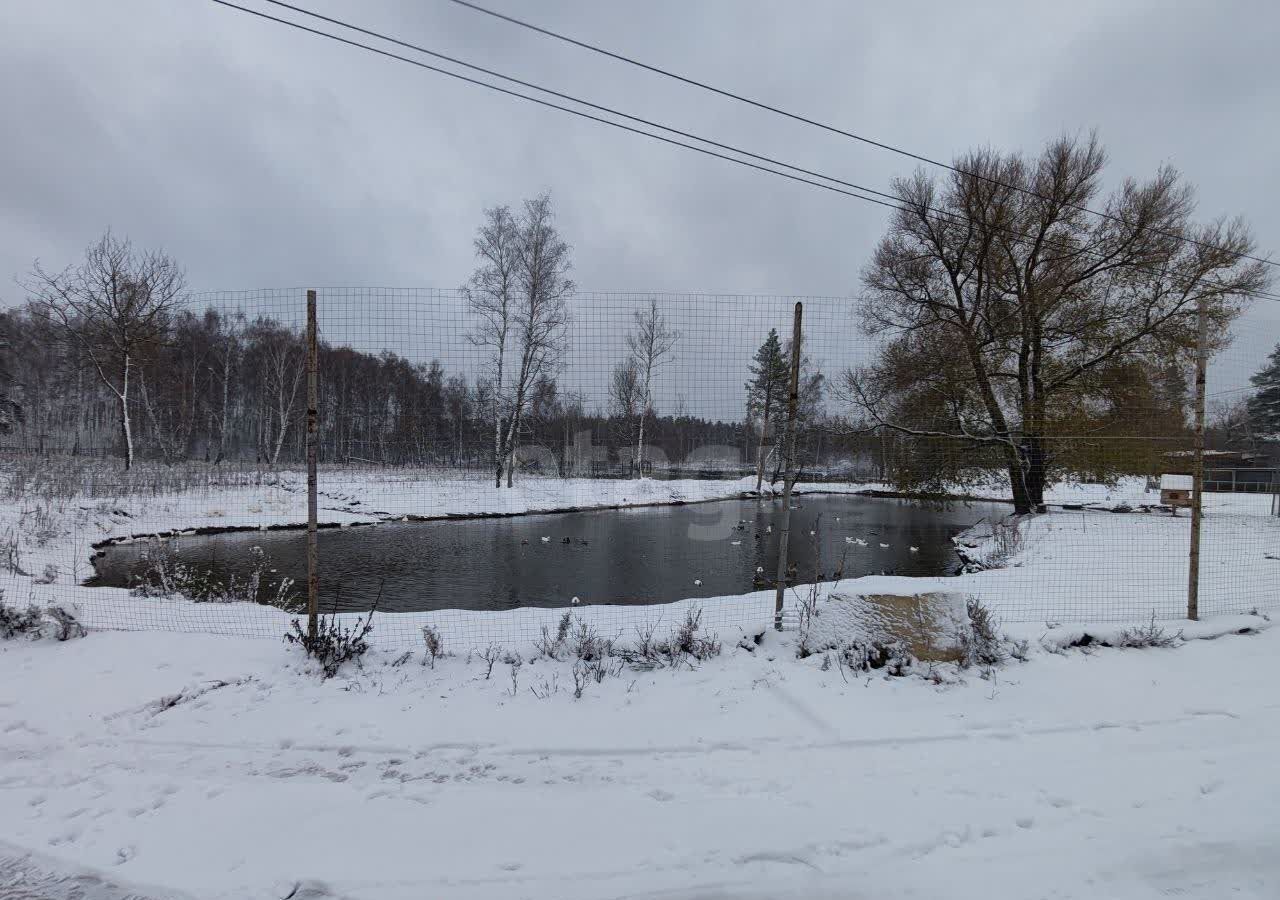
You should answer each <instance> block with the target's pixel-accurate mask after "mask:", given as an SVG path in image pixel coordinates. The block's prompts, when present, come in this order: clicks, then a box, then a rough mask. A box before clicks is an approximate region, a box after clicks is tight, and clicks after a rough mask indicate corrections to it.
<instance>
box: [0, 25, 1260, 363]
mask: <svg viewBox="0 0 1280 900" xmlns="http://www.w3.org/2000/svg"><path fill="white" fill-rule="evenodd" d="M247 2H250V3H252V2H253V0H247ZM492 2H493V3H494V5H495V6H500V7H501V8H504V9H508V10H512V11H515V12H517V13H518V14H521V15H525V16H528V17H530V18H534V19H537V20H538V21H540V22H543V23H545V24H547V25H548V26H550V27H553V28H557V29H561V30H565V31H568V32H570V33H573V34H576V35H580V36H582V37H584V38H588V39H591V40H595V41H598V42H600V43H602V44H605V45H608V46H612V47H616V48H617V49H619V50H622V51H624V52H629V53H632V54H634V55H637V56H639V57H641V58H645V59H648V60H651V61H653V62H655V63H659V64H664V65H668V66H671V67H673V68H675V69H677V70H681V71H685V72H688V73H690V74H692V75H696V76H698V77H701V78H705V79H706V80H708V81H711V82H713V83H719V84H724V85H726V86H732V87H734V88H735V89H739V90H741V91H743V92H745V93H747V94H750V95H753V96H757V97H759V98H761V99H763V100H766V101H769V102H773V103H777V104H779V105H782V106H785V107H788V108H792V109H795V110H797V111H801V112H805V113H807V114H811V115H813V116H815V117H817V118H820V119H824V120H828V121H831V122H834V123H837V124H841V125H844V126H846V127H849V128H851V129H852V130H855V131H859V132H863V133H866V134H868V135H870V136H873V137H877V138H881V139H884V140H886V141H889V142H892V143H899V144H901V145H904V146H906V147H909V148H911V149H915V150H918V151H920V152H923V153H926V154H928V155H932V156H935V157H937V158H943V159H946V158H949V157H950V156H951V155H952V154H953V153H956V152H958V151H961V150H963V149H964V148H966V147H968V146H971V145H974V144H982V143H989V144H992V145H994V146H998V147H1007V148H1022V149H1025V150H1028V151H1034V150H1035V149H1036V148H1037V147H1038V146H1039V145H1040V144H1042V143H1043V142H1044V141H1045V140H1046V139H1048V138H1050V137H1051V136H1053V135H1054V134H1055V133H1057V132H1060V131H1061V130H1063V129H1066V130H1071V131H1075V130H1086V129H1088V128H1091V127H1095V126H1096V127H1098V128H1099V129H1100V132H1101V135H1102V138H1103V140H1104V141H1105V142H1106V143H1107V145H1108V147H1109V148H1110V150H1111V154H1112V159H1113V168H1112V173H1111V174H1112V176H1113V177H1115V178H1119V177H1121V176H1123V175H1129V174H1132V175H1138V176H1141V175H1145V174H1148V173H1150V172H1151V171H1153V170H1154V168H1155V167H1156V166H1157V165H1159V164H1160V163H1161V162H1165V161H1168V162H1171V163H1173V164H1175V165H1177V166H1178V167H1179V168H1181V169H1182V170H1183V171H1184V172H1185V173H1186V174H1187V176H1188V177H1189V178H1190V180H1191V181H1192V182H1194V183H1195V184H1196V185H1197V186H1198V187H1199V191H1200V208H1201V210H1202V212H1203V215H1204V216H1205V217H1206V218H1208V217H1212V216H1215V215H1219V214H1233V215H1234V214H1237V213H1238V214H1242V215H1244V216H1245V217H1246V218H1247V219H1248V220H1249V221H1250V222H1251V223H1252V224H1253V226H1254V228H1255V230H1256V232H1257V235H1258V237H1259V240H1260V243H1261V244H1262V246H1263V247H1264V248H1270V247H1276V246H1280V212H1277V211H1276V204H1275V202H1274V198H1275V197H1276V196H1277V195H1280V190H1278V189H1280V167H1278V166H1277V165H1276V163H1275V155H1274V149H1273V148H1274V137H1275V130H1276V126H1275V125H1274V122H1273V119H1274V117H1273V116H1271V115H1270V114H1269V112H1268V111H1269V110H1270V109H1271V108H1273V107H1274V105H1275V101H1276V86H1277V84H1280V77H1278V76H1280V57H1277V55H1276V54H1274V53H1273V52H1272V50H1271V48H1272V47H1273V46H1274V43H1275V39H1276V37H1277V36H1278V35H1280V8H1278V7H1276V6H1275V5H1274V4H1263V3H1249V2H1243V0H1242V2H1237V3H1225V4H1208V3H1205V4H1199V5H1193V4H1187V5H1185V6H1183V5H1181V4H1179V5H1176V6H1174V5H1170V4H1165V3H1155V2H1150V3H1148V4H1145V5H1141V4H1139V5H1127V6H1125V8H1124V9H1123V10H1118V9H1117V8H1116V7H1117V6H1119V5H1118V4H1112V3H1107V2H1084V3H1072V4H1061V3H1052V4H1051V3H1044V4H1028V3H1025V2H1001V3H991V4H919V3H898V4H875V5H864V4H845V3H805V4H798V3H792V4H778V3H776V2H764V0H753V2H735V0H710V2H699V3H697V4H690V3H687V2H683V0H658V2H652V3H646V4H617V5H615V4H595V3H583V2H570V0H548V2H544V3H539V4H537V5H536V6H535V5H529V4H514V3H512V2H510V0H492ZM309 5H311V6H313V8H315V9H317V10H320V11H325V12H329V13H331V14H333V15H336V16H342V17H349V18H351V19H353V20H358V21H360V22H362V23H365V24H368V25H369V26H370V27H373V28H378V29H383V30H388V31H392V32H395V33H397V34H400V35H402V36H404V37H406V38H407V39H410V40H414V41H417V42H420V43H423V44H425V45H428V46H432V47H437V48H440V49H442V50H446V51H450V52H454V53H456V54H458V55H461V56H464V57H467V58H469V59H472V60H474V61H475V62H477V63H482V64H485V65H490V66H493V67H495V68H500V69H503V70H506V71H509V72H511V73H512V74H517V75H520V76H522V77H525V78H528V79H529V80H532V81H537V82H541V83H545V84H547V85H549V86H554V87H557V88H561V89H563V90H566V91H568V92H570V93H578V94H581V95H583V96H585V97H589V98H591V99H595V100H598V101H600V102H603V103H607V104H614V105H617V106H619V107H622V108H624V109H627V110H628V111H632V112H634V113H636V114H638V115H644V116H649V117H652V118H655V119H659V120H663V121H667V122H670V123H671V124H673V125H677V126H679V127H683V128H687V129H689V130H691V131H697V132H704V133H707V134H710V135H714V136H717V137H719V138H721V139H723V140H725V141H727V142H730V143H740V144H742V145H744V146H747V147H750V148H752V149H754V150H757V151H758V152H762V153H767V154H775V155H777V156H779V157H781V158H784V159H788V160H792V161H794V162H796V163H798V164H801V165H805V166H809V167H812V168H815V169H819V170H823V171H827V172H830V173H832V174H836V175H840V176H842V177H845V178H848V179H850V180H852V181H858V182H862V183H866V184H868V185H871V186H873V187H879V188H884V187H885V186H886V185H887V183H888V180H889V179H890V178H891V177H892V176H893V175H895V174H904V173H907V172H909V171H910V170H911V169H912V168H913V167H914V165H913V164H912V163H911V161H910V160H907V159H903V158H901V157H896V156H893V155H891V154H887V153H884V152H882V151H878V150H874V149H872V148H868V147H865V146H862V145H859V144H856V143H853V142H850V141H847V140H844V139H841V138H838V137H835V136H832V135H826V134H822V133H820V132H817V131H814V130H812V129H806V128H803V127H801V126H798V125H796V124H794V123H788V122H785V121H783V120H780V119H778V118H776V117H771V116H768V115H767V114H764V113H761V112H758V111H753V110H750V109H747V108H744V107H741V106H738V105H734V104H731V103H728V102H727V101H724V100H718V99H716V98H712V97H709V96H706V95H702V94H699V93H696V92H694V91H692V90H691V89H688V88H683V87H680V86H678V85H675V84H672V83H669V82H667V81H665V80H662V79H657V78H655V77H654V76H651V75H645V74H644V73H640V72H637V71H635V70H632V69H630V68H628V67H624V66H620V65H618V64H610V63H607V62H606V61H604V60H601V59H599V58H598V57H594V56H592V55H590V54H586V53H583V52H581V51H578V50H575V49H573V48H569V47H566V46H564V45H561V44H558V43H555V42H550V41H547V40H545V39H542V38H539V37H538V36H536V35H533V34H530V33H528V32H524V31H521V30H518V29H514V28H511V27H509V26H505V25H502V24H501V23H497V22H493V21H491V20H488V19H486V18H483V17H480V16H476V15H475V14H473V13H469V12H467V11H465V10H461V9H459V8H457V7H455V6H453V5H451V4H448V3H444V2H441V0H398V2H397V0H371V2H368V3H362V4H349V3H339V2H336V0H328V2H323V0H309ZM0 24H2V25H3V27H0V116H3V118H4V121H5V122H6V123H8V124H9V127H8V128H7V129H6V131H7V137H6V140H4V141H3V142H0V171H3V172H4V173H5V188H4V193H3V196H4V204H3V207H2V208H0V273H3V274H4V275H6V276H8V275H11V274H12V275H18V274H21V273H23V272H25V271H26V270H27V269H28V268H29V267H30V265H31V261H32V259H33V258H35V257H37V256H39V257H41V258H42V259H44V260H45V261H46V262H47V263H48V264H50V265H53V266H60V265H63V264H66V263H68V262H71V261H73V260H74V259H75V258H76V257H77V256H78V255H79V253H80V251H81V250H82V248H83V247H84V245H85V244H86V243H88V242H89V241H90V240H91V239H92V238H93V237H94V236H95V235H96V234H97V233H98V232H100V231H101V229H102V228H103V227H105V226H107V225H111V226H112V227H114V228H115V229H116V230H117V231H119V232H124V233H127V234H129V235H131V236H133V237H134V239H135V240H136V241H138V242H139V243H143V244H147V245H162V246H164V247H165V248H166V249H168V250H169V251H170V252H172V253H173V254H174V255H176V256H177V257H178V258H180V259H181V260H182V261H183V263H184V264H185V265H186V267H187V268H188V271H189V274H190V279H191V282H192V284H193V286H195V287H198V288H203V289H214V288H227V289H234V288H250V287H260V286H285V285H303V284H396V285H424V286H434V287H444V288H448V287H454V286H456V285H458V284H460V283H461V282H462V281H463V280H464V279H465V278H466V276H467V275H468V273H469V272H470V270H471V268H472V258H471V246H470V240H471V235H472V232H473V230H474V228H475V226H476V224H477V222H478V219H479V214H480V211H481V209H482V208H483V207H485V206H488V205H492V204H494V203H501V202H511V203H514V202H518V201H519V199H520V198H522V197H525V196H529V195H532V194H534V193H536V192H538V191H541V190H544V189H545V190H551V191H552V192H553V193H554V195H555V197H556V201H557V204H558V208H559V213H560V224H561V227H562V230H563V231H564V233H565V235H566V237H567V238H568V239H569V240H570V242H571V243H572V244H573V245H574V248H575V260H576V266H577V273H576V275H577V279H578V281H579V283H580V284H581V285H582V286H584V287H587V288H595V289H615V290H667V291H672V290H676V291H680V290H705V291H745V292H752V293H779V294H790V293H795V294H806V293H815V294H823V295H844V294H848V293H851V292H853V291H855V290H856V287H857V279H858V272H859V269H860V267H861V266H862V264H863V262H864V260H865V259H866V257H867V254H868V253H869V251H870V249H871V247H872V246H873V244H874V242H875V240H876V238H877V237H878V235H879V234H880V233H881V231H882V229H883V226H884V222H885V216H886V210H884V209H883V208H881V207H877V206H872V205H868V204H863V203H860V202H857V201H854V200H851V199H848V198H842V197H839V196H837V195H833V194H829V193H826V192H822V191H817V190H814V189H812V188H808V187H805V186H803V185H798V184H793V183H788V182H785V181H782V180H780V179H776V178H771V177H769V176H765V175H760V174H757V173H752V172H749V171H747V170H743V169H738V168H736V167H733V166H730V165H728V164H725V163H722V162H720V161H717V160H712V159H707V158H701V157H697V156H695V155H693V154H689V153H687V152H685V151H681V150H678V149H675V148H670V147H664V146H660V145H655V144H652V143H650V142H648V141H646V140H644V139H641V138H638V137H635V136H632V135H625V134H622V133H620V132H615V131H612V130H610V129H606V128H602V127H600V126H597V125H594V124H591V123H586V122H581V121H575V120H572V119H570V118H568V117H566V116H564V115H563V114H560V113H557V112H554V111H551V110H545V109H540V108H536V107H533V106H531V105H529V104H524V103H519V102H517V101H513V100H510V99H508V98H504V97H500V96H497V95H493V94H490V93H488V92H484V91H481V90H479V89H477V88H474V87H469V86H466V85H461V84H457V83H452V82H450V81H449V80H447V79H443V78H440V77H438V76H434V75H431V74H429V73H425V72H420V71H417V70H414V69H412V68H410V67H407V66H404V65H402V64H398V63H393V62H391V61H388V60H384V59H379V58H376V57H373V56H371V55H369V54H364V53H360V52H357V51H354V50H351V49H349V48H344V47H341V46H337V45H332V44H330V43H328V42H323V41H320V40H318V39H315V38H312V37H309V36H307V35H303V34H300V33H296V32H291V31H288V30H286V29H283V28H280V27H279V26H274V25H271V24H269V23H263V22H259V21H254V20H251V19H249V18H248V17H246V16H244V15H242V14H237V13H232V12H229V11H227V10H224V9H221V8H218V7H216V6H214V5H213V4H210V3H207V2H204V0H181V2H175V0H117V2H114V3H111V4H54V3H47V2H43V0H9V2H7V3H6V4H4V7H3V9H2V10H0ZM21 299H22V296H21V292H20V291H19V290H17V289H16V288H14V287H6V288H5V289H4V290H3V291H0V302H9V303H12V302H18V301H20V300H21ZM1253 315H1254V316H1256V321H1258V322H1260V323H1264V325H1265V327H1259V328H1257V329H1254V330H1252V331H1249V332H1248V334H1247V335H1246V336H1247V338H1248V342H1246V343H1247V344H1248V349H1247V354H1246V352H1245V350H1244V349H1241V350H1240V353H1239V354H1238V355H1239V356H1240V358H1241V359H1244V356H1245V355H1248V356H1249V357H1250V359H1251V360H1252V358H1253V357H1254V356H1256V355H1257V353H1258V352H1261V351H1262V350H1264V349H1265V348H1266V347H1269V346H1270V344H1271V343H1272V342H1273V341H1274V340H1275V339H1278V338H1280V331H1277V330H1276V329H1274V328H1272V327H1271V325H1272V324H1273V323H1275V320H1276V316H1275V315H1274V314H1272V313H1270V311H1266V312H1260V313H1255V314H1253ZM1267 329H1269V331H1268V330H1267ZM1264 332H1265V334H1264ZM1259 335H1263V337H1261V338H1260V337H1259ZM1255 345H1256V346H1255ZM1241 346H1242V347H1243V346H1244V345H1243V344H1242V345H1241ZM1251 364H1252V363H1251V362H1250V363H1245V362H1241V363H1239V364H1238V365H1235V366H1234V368H1232V370H1231V373H1229V375H1228V374H1226V373H1225V370H1224V375H1223V378H1222V380H1223V383H1224V384H1225V383H1226V382H1227V381H1229V380H1230V379H1235V381H1234V382H1231V383H1232V384H1238V383H1240V379H1241V378H1242V377H1243V375H1242V373H1243V372H1245V371H1246V370H1247V369H1248V368H1249V366H1250V365H1251Z"/></svg>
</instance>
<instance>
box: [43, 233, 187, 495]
mask: <svg viewBox="0 0 1280 900" xmlns="http://www.w3.org/2000/svg"><path fill="white" fill-rule="evenodd" d="M30 288H31V289H32V292H33V293H34V294H35V296H36V300H37V303H38V308H39V309H40V310H41V311H42V313H43V314H44V315H46V316H48V317H49V319H50V320H51V321H53V322H54V323H56V324H57V326H58V327H59V328H60V330H61V332H62V334H63V335H64V337H65V338H66V339H67V340H68V341H69V342H70V343H71V344H72V345H73V346H74V347H75V349H76V351H77V352H78V354H79V355H80V356H81V357H82V358H83V359H84V360H85V361H86V362H87V364H88V365H89V366H90V367H91V368H92V370H93V371H94V372H95V373H96V374H97V376H98V378H99V379H100V380H101V382H102V383H103V385H105V386H106V388H107V389H108V390H109V391H110V392H111V395H112V396H113V398H114V399H115V403H116V408H117V420H118V423H119V428H120V436H121V440H122V443H123V446H124V464H125V469H126V470H128V469H131V468H132V467H133V460H134V439H133V423H132V410H131V404H132V402H133V394H132V388H133V382H134V380H135V379H134V374H135V371H136V370H137V368H138V365H139V363H140V361H141V357H142V356H143V354H145V353H147V352H148V351H149V350H151V349H152V348H153V347H154V346H155V344H156V343H157V341H158V340H159V339H160V338H161V337H162V336H163V335H164V332H165V329H166V327H167V325H168V321H169V318H170V317H171V315H172V314H173V312H174V310H175V309H176V308H177V307H178V305H179V304H180V303H181V300H182V297H183V294H184V293H185V290H186V278H185V276H184V274H183V272H182V269H181V268H179V267H178V264H177V263H176V262H175V261H174V260H173V259H172V258H171V257H169V256H168V255H166V254H165V253H163V252H161V251H148V250H136V249H134V247H133V245H132V244H131V243H130V242H129V240H128V239H127V238H117V237H116V236H115V235H113V234H112V233H111V232H110V231H108V232H106V233H105V234H104V235H103V236H102V237H101V238H99V239H98V240H97V241H96V242H94V243H93V244H91V245H90V246H89V248H88V249H87V250H86V251H85V258H84V261H83V262H82V263H81V264H80V265H79V266H72V267H68V268H67V269H64V270H63V271H61V272H56V273H51V272H48V271H46V270H45V269H44V268H43V267H42V266H41V265H40V262H39V261H38V260H37V262H36V263H35V265H34V267H33V269H32V274H31V283H30Z"/></svg>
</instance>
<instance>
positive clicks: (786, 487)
mask: <svg viewBox="0 0 1280 900" xmlns="http://www.w3.org/2000/svg"><path fill="white" fill-rule="evenodd" d="M803 312H804V304H802V303H799V302H797V303H796V316H795V322H794V324H793V325H792V327H791V390H790V392H789V393H788V395H787V433H786V435H785V436H784V437H783V452H784V453H785V454H786V457H785V462H786V476H785V478H784V480H783V482H782V533H781V534H779V535H778V580H777V587H776V590H777V593H776V594H775V595H774V598H773V627H774V628H776V629H777V630H778V631H781V630H782V599H783V594H784V592H785V591H786V588H787V549H788V548H789V546H790V544H791V489H792V488H793V487H795V483H796V430H797V429H796V406H797V405H798V404H799V401H800V353H801V347H800V319H801V316H802V315H803Z"/></svg>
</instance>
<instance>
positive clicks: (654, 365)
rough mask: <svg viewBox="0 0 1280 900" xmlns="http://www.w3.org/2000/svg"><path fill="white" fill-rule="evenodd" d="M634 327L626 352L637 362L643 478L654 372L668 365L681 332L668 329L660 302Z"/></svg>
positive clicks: (639, 465) (638, 457)
mask: <svg viewBox="0 0 1280 900" xmlns="http://www.w3.org/2000/svg"><path fill="white" fill-rule="evenodd" d="M633 317H634V319H635V324H634V326H633V327H632V330H631V332H630V333H629V334H628V335H627V350H628V351H629V352H630V354H631V358H632V360H634V361H635V367H636V371H637V373H638V376H639V378H638V382H639V407H640V408H639V412H638V416H639V422H638V423H637V437H636V458H635V467H636V473H637V474H638V475H641V476H643V474H644V469H643V463H644V425H645V421H646V420H647V419H648V418H649V417H650V416H651V415H653V411H654V410H653V376H654V372H655V371H656V370H657V369H658V368H659V367H660V366H661V365H662V364H663V363H665V362H666V361H667V357H668V356H669V355H670V353H671V351H672V349H673V348H674V347H675V345H676V341H678V340H679V339H680V332H678V331H676V330H675V329H673V328H668V327H667V322H666V319H665V318H664V317H663V316H662V314H661V313H660V312H658V301H657V300H655V299H653V298H650V300H649V305H648V306H647V307H645V308H644V309H638V310H636V311H635V312H634V313H633Z"/></svg>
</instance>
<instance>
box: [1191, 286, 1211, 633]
mask: <svg viewBox="0 0 1280 900" xmlns="http://www.w3.org/2000/svg"><path fill="white" fill-rule="evenodd" d="M1208 343H1209V311H1208V308H1207V304H1206V301H1205V298H1204V294H1201V295H1200V297H1199V299H1198V301H1197V302H1196V401H1195V402H1196V405H1195V418H1196V425H1195V446H1194V448H1193V450H1192V455H1191V546H1190V548H1189V550H1188V553H1189V557H1188V559H1187V618H1188V619H1192V620H1194V619H1198V618H1200V518H1201V507H1202V505H1203V504H1202V499H1201V497H1202V495H1203V493H1204V388H1205V369H1206V368H1207V363H1208V358H1209V348H1208Z"/></svg>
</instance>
